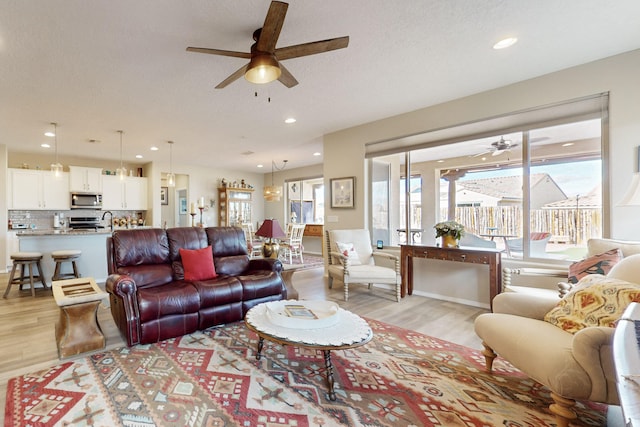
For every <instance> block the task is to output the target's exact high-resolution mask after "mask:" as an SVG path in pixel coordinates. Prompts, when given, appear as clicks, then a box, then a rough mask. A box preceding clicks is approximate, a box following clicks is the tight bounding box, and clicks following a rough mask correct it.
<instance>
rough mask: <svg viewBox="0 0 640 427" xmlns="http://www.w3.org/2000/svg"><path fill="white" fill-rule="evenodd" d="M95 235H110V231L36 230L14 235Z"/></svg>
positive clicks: (104, 229)
mask: <svg viewBox="0 0 640 427" xmlns="http://www.w3.org/2000/svg"><path fill="white" fill-rule="evenodd" d="M96 234H111V230H110V229H108V228H101V229H99V230H95V229H93V228H92V229H86V230H71V229H66V230H65V229H36V230H20V231H18V232H17V233H16V235H17V236H18V237H35V236H57V235H61V236H86V235H89V236H95V235H96Z"/></svg>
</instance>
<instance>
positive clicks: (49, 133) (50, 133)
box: [44, 131, 56, 138]
mask: <svg viewBox="0 0 640 427" xmlns="http://www.w3.org/2000/svg"><path fill="white" fill-rule="evenodd" d="M44 136H48V137H49V138H53V137H54V136H56V134H55V133H53V132H51V131H49V132H45V133H44Z"/></svg>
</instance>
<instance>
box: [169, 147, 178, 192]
mask: <svg viewBox="0 0 640 427" xmlns="http://www.w3.org/2000/svg"><path fill="white" fill-rule="evenodd" d="M167 144H169V173H168V174H167V186H168V187H175V186H176V175H175V174H174V173H173V141H167Z"/></svg>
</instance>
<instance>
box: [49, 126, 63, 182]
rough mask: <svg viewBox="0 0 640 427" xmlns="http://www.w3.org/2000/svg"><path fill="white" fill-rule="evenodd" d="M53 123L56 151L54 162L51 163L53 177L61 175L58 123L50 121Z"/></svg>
mask: <svg viewBox="0 0 640 427" xmlns="http://www.w3.org/2000/svg"><path fill="white" fill-rule="evenodd" d="M51 124H52V125H53V138H54V139H53V143H54V145H55V151H56V162H55V163H52V164H51V173H52V174H53V176H54V177H55V178H59V177H61V176H62V165H61V164H60V162H58V124H57V123H51Z"/></svg>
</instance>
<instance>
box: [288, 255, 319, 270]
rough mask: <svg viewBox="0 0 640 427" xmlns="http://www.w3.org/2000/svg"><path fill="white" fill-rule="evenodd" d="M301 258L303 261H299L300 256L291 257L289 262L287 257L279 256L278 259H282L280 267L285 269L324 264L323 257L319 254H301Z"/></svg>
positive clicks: (299, 268)
mask: <svg viewBox="0 0 640 427" xmlns="http://www.w3.org/2000/svg"><path fill="white" fill-rule="evenodd" d="M302 260H303V261H304V262H300V258H293V259H292V260H291V261H292V262H291V264H289V258H286V259H285V258H284V257H281V258H280V261H282V268H284V269H285V270H306V269H307V268H315V267H322V266H324V259H323V258H322V257H321V256H317V255H311V254H303V255H302Z"/></svg>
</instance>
